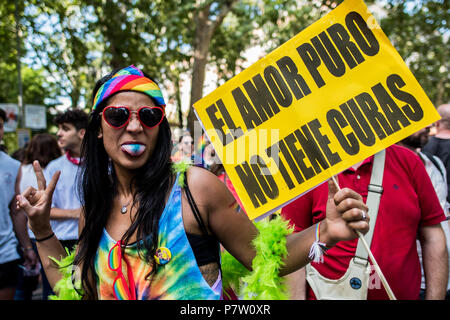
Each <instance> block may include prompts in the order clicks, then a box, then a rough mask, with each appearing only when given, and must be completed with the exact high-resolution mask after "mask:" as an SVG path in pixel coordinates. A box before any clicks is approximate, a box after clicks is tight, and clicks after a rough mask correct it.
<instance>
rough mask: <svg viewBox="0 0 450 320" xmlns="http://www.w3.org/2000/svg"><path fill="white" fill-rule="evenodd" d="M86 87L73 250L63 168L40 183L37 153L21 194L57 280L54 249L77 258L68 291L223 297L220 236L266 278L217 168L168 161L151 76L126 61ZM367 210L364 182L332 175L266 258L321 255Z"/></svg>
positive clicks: (361, 225) (293, 260)
mask: <svg viewBox="0 0 450 320" xmlns="http://www.w3.org/2000/svg"><path fill="white" fill-rule="evenodd" d="M93 96H94V98H93V107H92V112H91V113H90V119H89V126H88V129H87V131H86V135H85V138H84V141H83V146H82V159H83V161H82V167H81V168H82V170H81V176H80V184H79V186H80V188H79V189H80V194H81V198H82V203H83V205H84V206H83V213H82V215H81V218H80V226H79V230H80V237H79V242H78V245H77V248H76V252H74V253H72V255H69V253H68V252H65V251H64V249H63V247H62V246H61V244H60V243H59V241H58V239H57V238H56V237H55V236H54V234H53V231H52V229H51V226H50V222H49V221H50V220H49V215H50V206H51V198H52V194H53V190H54V189H55V186H56V183H57V181H58V178H59V172H57V173H56V174H55V175H54V176H53V177H52V179H51V181H50V182H49V183H48V186H47V185H46V181H45V179H44V176H43V174H42V169H41V167H40V165H39V163H37V162H35V163H33V166H34V169H35V172H36V177H37V181H38V188H37V189H34V188H32V187H29V188H28V189H27V190H26V191H24V192H23V193H22V194H21V195H18V196H17V206H18V207H19V208H22V209H24V210H25V211H26V213H27V215H28V218H29V224H30V227H31V229H32V231H33V232H34V234H35V236H36V241H37V247H38V250H39V255H40V257H41V260H42V264H43V266H44V268H45V272H46V274H47V277H48V280H49V282H50V284H51V285H52V287H53V288H54V290H55V291H56V292H57V293H58V292H61V291H62V290H63V289H64V290H65V289H67V286H65V285H62V284H61V282H62V281H63V275H62V273H61V271H64V270H62V269H61V268H60V267H59V265H61V263H59V264H58V263H55V262H54V261H53V260H55V259H52V257H55V258H64V257H67V256H72V257H74V258H73V265H74V266H75V268H74V267H73V266H72V267H71V268H69V269H70V270H69V271H68V272H67V271H65V273H66V274H67V273H68V274H69V278H70V274H71V273H72V270H77V273H76V275H77V276H78V277H75V278H77V279H79V281H78V284H79V287H76V292H78V293H79V295H77V294H74V295H72V296H73V297H74V298H77V297H78V298H83V299H133V300H134V299H136V300H149V299H220V298H222V272H224V271H223V270H222V269H221V262H224V261H223V260H222V259H221V257H220V253H219V252H220V248H219V243H221V244H222V245H223V247H224V248H225V249H226V250H227V252H229V253H230V254H231V255H230V256H233V257H235V258H236V259H237V260H238V261H239V262H240V263H241V264H242V265H243V266H245V268H246V269H248V270H252V272H253V276H255V277H256V281H255V283H258V285H264V284H265V282H266V281H262V280H263V279H262V278H260V276H259V275H258V273H255V272H259V271H261V268H260V266H261V265H262V266H263V268H264V270H263V272H262V273H261V274H267V272H268V270H269V269H270V268H271V266H272V264H271V263H268V262H267V260H265V259H269V258H268V255H267V253H263V254H261V252H260V251H261V250H264V249H260V248H261V246H258V245H257V242H255V239H257V238H258V237H259V236H260V235H261V234H262V233H263V232H262V231H259V229H257V228H256V227H255V224H253V223H252V222H251V221H250V220H249V219H248V217H247V215H245V214H243V213H237V212H236V211H234V207H235V204H236V202H235V199H234V198H233V196H232V195H231V193H230V192H229V191H228V189H227V187H226V186H225V185H224V184H223V183H222V182H221V181H220V180H219V179H218V178H217V177H216V176H215V175H213V174H212V173H210V172H209V171H207V170H205V169H202V168H198V167H194V166H192V167H189V168H187V169H186V170H185V171H183V170H178V172H177V170H174V167H176V166H174V164H172V163H171V161H170V154H171V147H172V146H171V136H170V128H169V124H168V121H167V119H166V117H165V116H164V111H165V103H164V99H163V96H162V93H161V90H160V89H159V87H158V85H157V84H156V83H155V82H154V81H153V80H152V79H151V78H150V77H148V76H147V75H146V74H144V73H143V72H142V71H141V70H139V69H137V68H136V67H134V66H129V67H127V68H124V69H121V70H119V71H113V72H111V73H110V74H108V75H107V76H105V77H103V78H102V79H101V80H99V81H98V82H97V84H96V86H95V88H94V91H93ZM366 212H367V207H366V205H365V204H364V203H363V201H362V198H361V196H360V195H359V194H357V193H356V192H354V191H352V190H350V189H343V190H340V191H337V190H336V188H335V187H334V185H333V184H330V194H329V201H328V206H327V218H326V219H325V220H323V221H322V222H321V223H320V225H315V226H312V227H311V228H310V229H307V230H305V231H303V232H300V233H295V234H289V235H287V236H286V234H288V233H289V232H285V233H280V234H282V236H280V237H279V238H278V239H275V240H273V241H274V242H273V244H271V245H270V247H269V251H271V252H272V251H273V252H277V250H278V251H279V252H281V256H279V257H275V260H277V259H278V260H279V262H277V263H275V264H273V265H274V267H273V266H272V269H273V270H274V272H275V273H276V274H275V275H274V277H276V276H283V275H286V274H288V273H290V272H293V271H295V270H297V269H299V268H301V267H303V266H305V265H306V264H307V263H308V262H309V261H311V259H315V260H317V259H320V256H321V254H322V253H323V252H324V251H325V250H326V249H327V248H329V247H332V246H333V245H334V244H335V243H336V242H338V241H340V240H348V239H353V238H355V237H356V236H357V235H356V233H355V231H361V232H363V233H365V232H367V231H368V228H369V227H368V217H367V215H366ZM284 227H285V228H286V224H284ZM269 233H271V234H270V236H271V237H272V238H273V232H272V231H270V232H269ZM264 244H267V243H264ZM275 244H278V247H280V248H281V249H277V248H276V247H277V245H275ZM262 247H264V245H263V246H262ZM266 247H267V246H266ZM271 254H272V253H271ZM256 260H260V262H259V266H257V265H256V264H255V261H256ZM55 261H57V260H55ZM66 269H67V268H66ZM258 270H259V271H258ZM250 276H251V275H250ZM225 280H226V279H225V278H224V281H225ZM247 280H248V279H247ZM260 280H261V281H260ZM69 281H72V280H69ZM269 285H271V286H274V285H273V284H269ZM275 286H277V284H276V285H275ZM249 287H251V286H249ZM74 290H75V289H73V288H72V291H73V292H75V291H74ZM257 290H260V289H255V291H257ZM73 292H71V294H72V293H73ZM254 294H258V293H257V292H254ZM66 297H67V296H66ZM261 297H263V298H264V297H267V296H264V295H263V296H261Z"/></svg>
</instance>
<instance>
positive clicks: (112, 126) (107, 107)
mask: <svg viewBox="0 0 450 320" xmlns="http://www.w3.org/2000/svg"><path fill="white" fill-rule="evenodd" d="M109 108H114V109H119V108H125V109H127V110H128V119H127V120H126V121H125V122H124V123H123V124H122V125H120V126H119V127H117V126H114V125H112V124H111V123H109V121H108V120H107V119H106V117H105V116H104V114H103V113H104V112H105V110H107V109H109ZM145 108H148V109H160V110H161V111H162V116H161V119H160V120H159V122H158V123H157V124H155V125H154V126H152V127H149V126H147V125H146V124H145V123H144V122H143V121H142V120H141V117H140V116H139V111H141V110H142V109H145ZM133 113H136V116H137V118H138V120H139V122H140V123H141V125H142V126H143V127H145V128H147V129H152V128H154V127H157V126H159V125H160V124H161V122H162V121H163V119H164V116H165V112H164V109H163V108H161V107H159V106H142V107H140V108H139V109H137V110H135V111H131V110H130V108H129V107H127V106H106V107H105V108H104V109H103V110H102V112H100V115H101V116H102V117H103V119H104V120H105V122H106V123H107V124H108V125H109V126H110V127H111V128H113V129H122V128H123V127H125V126H126V125H127V124H128V123H129V122H130V119H131V115H132V114H133Z"/></svg>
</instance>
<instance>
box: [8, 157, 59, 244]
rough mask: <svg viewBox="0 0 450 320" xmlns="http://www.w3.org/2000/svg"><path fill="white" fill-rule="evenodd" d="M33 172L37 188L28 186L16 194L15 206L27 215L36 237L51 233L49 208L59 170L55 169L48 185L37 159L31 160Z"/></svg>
mask: <svg viewBox="0 0 450 320" xmlns="http://www.w3.org/2000/svg"><path fill="white" fill-rule="evenodd" d="M33 168H34V172H35V174H36V180H37V185H38V189H37V190H36V189H35V188H33V187H28V188H27V189H25V191H24V192H23V193H22V194H20V195H17V197H16V200H17V208H18V209H19V208H20V209H23V210H24V211H25V212H26V214H27V216H28V223H29V225H30V228H31V230H32V231H33V233H34V234H35V236H36V238H42V237H41V236H46V235H49V234H50V233H51V226H50V209H51V204H52V197H53V191H54V190H55V187H56V183H57V182H58V179H59V175H60V174H61V171H57V172H56V173H55V174H54V175H53V177H52V179H51V181H50V183H49V185H48V186H46V181H45V178H44V174H43V172H42V168H41V166H40V164H39V161H34V162H33Z"/></svg>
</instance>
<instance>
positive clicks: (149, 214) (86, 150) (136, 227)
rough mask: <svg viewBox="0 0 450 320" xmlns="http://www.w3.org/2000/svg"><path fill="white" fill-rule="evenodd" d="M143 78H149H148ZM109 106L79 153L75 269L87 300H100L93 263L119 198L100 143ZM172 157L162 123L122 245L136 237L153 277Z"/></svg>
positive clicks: (93, 119) (136, 187)
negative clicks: (78, 267) (80, 210)
mask: <svg viewBox="0 0 450 320" xmlns="http://www.w3.org/2000/svg"><path fill="white" fill-rule="evenodd" d="M118 70H120V69H117V70H114V71H112V72H111V73H110V74H108V75H107V76H105V77H103V78H102V79H100V80H99V81H98V82H97V83H96V85H95V88H94V90H93V95H92V97H94V96H95V94H96V92H97V90H98V89H99V88H100V86H101V85H102V84H103V83H105V82H106V81H108V80H109V79H111V77H112V76H113V75H114V74H115V73H116V72H117V71H118ZM144 75H145V76H146V77H148V75H147V74H145V73H144ZM148 78H150V77H148ZM150 79H151V78H150ZM152 80H153V79H152ZM107 100H108V99H106V101H103V102H102V103H101V104H99V105H98V106H97V108H96V109H95V111H93V112H91V114H90V115H89V124H88V128H87V130H86V134H85V136H84V139H83V143H82V147H81V158H82V164H81V176H80V183H79V189H80V190H79V192H80V194H81V195H82V203H83V208H84V210H83V213H82V214H83V215H84V222H85V224H84V228H83V230H82V231H81V234H80V238H79V242H78V252H77V255H76V256H75V260H74V264H75V265H80V264H82V265H83V266H82V269H81V284H82V289H83V291H84V298H85V299H94V298H96V296H97V294H96V292H97V291H96V280H97V276H96V273H95V267H94V262H95V257H96V254H97V250H98V246H99V243H100V239H101V236H102V233H103V228H104V227H105V226H106V222H107V220H108V217H109V214H110V212H111V209H112V204H113V200H114V197H115V196H116V195H117V192H118V191H117V178H116V175H115V172H114V167H113V166H112V165H111V164H110V159H109V156H108V154H107V153H106V151H105V148H104V146H103V138H98V133H99V129H100V125H101V116H100V114H99V113H100V112H101V110H102V109H103V108H104V107H105V106H106V104H107ZM171 151H172V139H171V132H170V127H169V123H168V121H167V119H166V118H165V117H164V119H163V121H162V122H161V124H160V127H159V133H158V137H157V142H156V147H155V150H154V151H153V154H152V156H151V157H150V158H149V159H148V161H147V162H146V163H145V164H144V165H143V166H142V167H141V168H139V169H137V170H136V172H135V175H134V178H133V179H132V181H131V185H130V187H132V188H131V190H133V191H134V192H133V204H135V203H136V204H139V207H138V208H137V212H136V215H135V216H134V218H133V220H132V223H131V226H130V228H129V229H128V230H127V232H126V233H125V234H124V236H123V237H122V239H121V240H122V242H123V244H124V245H126V244H127V243H128V242H129V239H130V237H131V236H132V235H133V234H134V233H136V235H137V247H138V250H139V252H140V254H141V253H142V252H145V254H142V255H141V257H142V258H143V259H145V261H146V262H147V263H149V264H151V265H152V270H153V271H152V272H154V271H155V270H156V266H157V265H156V263H155V260H154V258H153V256H154V254H155V251H156V249H157V248H156V246H157V241H158V225H159V218H160V217H161V214H162V212H163V210H164V206H165V200H166V196H167V194H168V192H169V190H170V187H171V186H172V184H173V181H174V177H173V174H172V171H171V160H170V155H171ZM150 235H151V238H150V237H149V236H150ZM141 240H143V241H141ZM143 249H145V250H143ZM149 275H150V274H149ZM149 275H147V276H149Z"/></svg>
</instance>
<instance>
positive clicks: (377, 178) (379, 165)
mask: <svg viewBox="0 0 450 320" xmlns="http://www.w3.org/2000/svg"><path fill="white" fill-rule="evenodd" d="M385 158H386V150H384V149H383V150H381V151H380V152H378V153H376V154H375V155H374V159H373V166H372V175H371V177H370V183H369V187H368V193H367V201H366V204H367V206H368V207H369V215H370V222H369V226H370V229H369V231H368V232H367V233H366V234H365V235H364V239H365V240H366V242H367V245H368V247H369V248H370V244H371V243H372V237H373V231H374V229H375V223H376V221H377V215H378V208H379V205H380V199H381V195H382V194H383V186H382V185H383V173H384V162H385ZM368 256H369V254H368V252H367V251H366V249H365V248H364V245H363V243H362V241H359V240H358V246H357V248H356V253H355V257H354V260H355V262H356V263H360V264H363V265H366V264H367V263H369V260H368Z"/></svg>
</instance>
